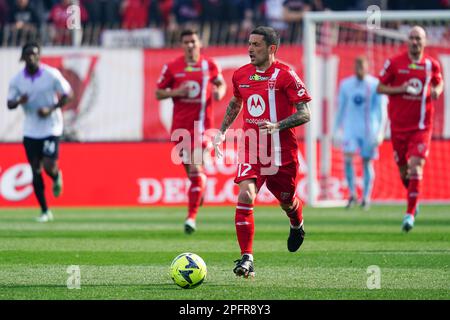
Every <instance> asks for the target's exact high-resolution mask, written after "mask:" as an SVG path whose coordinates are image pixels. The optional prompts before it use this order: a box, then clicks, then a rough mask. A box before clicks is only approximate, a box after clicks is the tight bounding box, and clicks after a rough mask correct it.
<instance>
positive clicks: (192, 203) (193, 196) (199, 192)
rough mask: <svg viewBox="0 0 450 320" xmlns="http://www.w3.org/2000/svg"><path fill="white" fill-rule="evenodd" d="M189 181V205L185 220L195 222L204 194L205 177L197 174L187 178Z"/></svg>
mask: <svg viewBox="0 0 450 320" xmlns="http://www.w3.org/2000/svg"><path fill="white" fill-rule="evenodd" d="M189 180H190V181H191V186H190V187H189V191H188V199H189V204H188V216H187V218H188V219H192V220H195V218H196V217H197V212H198V208H199V207H200V203H201V201H202V197H203V194H204V192H205V184H206V176H205V175H204V174H203V173H198V174H195V175H191V176H189Z"/></svg>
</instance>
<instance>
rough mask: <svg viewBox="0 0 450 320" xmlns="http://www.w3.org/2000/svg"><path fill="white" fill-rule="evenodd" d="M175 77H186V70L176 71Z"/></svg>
mask: <svg viewBox="0 0 450 320" xmlns="http://www.w3.org/2000/svg"><path fill="white" fill-rule="evenodd" d="M174 77H175V78H182V77H186V73H184V72H181V73H175V75H174Z"/></svg>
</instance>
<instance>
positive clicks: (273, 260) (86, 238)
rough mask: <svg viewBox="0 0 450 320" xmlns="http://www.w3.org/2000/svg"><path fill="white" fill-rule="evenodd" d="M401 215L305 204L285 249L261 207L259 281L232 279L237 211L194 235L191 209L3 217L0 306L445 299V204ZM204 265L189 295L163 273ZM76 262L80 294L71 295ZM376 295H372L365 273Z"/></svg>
mask: <svg viewBox="0 0 450 320" xmlns="http://www.w3.org/2000/svg"><path fill="white" fill-rule="evenodd" d="M402 209H403V208H402V207H397V206H373V207H372V209H371V210H370V211H369V212H363V211H361V210H359V209H358V208H356V209H353V210H350V211H346V210H344V209H312V208H305V211H304V216H305V229H306V239H305V242H304V244H303V246H302V248H301V249H300V251H299V252H297V253H289V252H288V251H287V248H286V238H287V234H288V220H287V218H286V217H285V216H284V214H283V213H281V211H280V209H278V208H276V207H263V206H257V207H256V210H255V223H256V235H255V241H254V255H255V269H256V277H255V278H254V279H251V280H245V279H242V278H236V277H235V276H234V274H233V273H232V271H231V270H232V268H233V267H234V263H233V260H235V259H237V258H238V257H239V248H238V245H237V241H236V236H235V231H234V209H233V208H232V207H204V208H202V209H201V211H200V213H199V217H198V222H197V226H198V231H197V232H196V233H195V234H193V235H190V236H188V235H185V234H184V233H183V220H184V216H185V209H184V208H179V207H177V208H103V209H101V208H82V209H79V208H74V209H62V208H56V209H54V210H53V212H54V215H55V221H53V222H51V223H47V224H38V223H36V222H34V221H33V217H34V216H35V215H36V213H37V211H36V209H13V210H12V209H11V210H9V209H1V210H0V299H153V300H159V299H167V300H172V299H210V300H216V299H217V300H222V299H233V300H236V299H237V300H241V299H242V300H244V299H245V300H251V299H449V298H450V295H449V292H450V271H449V265H450V207H449V206H431V205H423V206H422V207H421V212H420V215H419V216H418V217H417V220H416V227H415V228H414V229H413V230H412V232H410V233H408V234H405V233H402V232H401V230H400V224H401V219H402V213H401V212H402ZM186 251H188V252H195V253H197V254H199V255H200V256H201V257H202V258H203V259H204V260H205V262H206V263H207V266H208V277H207V281H206V282H205V283H204V284H203V285H201V286H200V287H198V288H196V289H193V290H183V289H181V288H178V287H177V286H175V285H174V284H173V283H172V280H171V279H170V278H169V276H168V266H169V265H170V262H171V261H172V259H173V258H174V257H175V256H176V255H178V254H179V253H181V252H186ZM71 265H77V266H79V267H80V271H81V289H80V290H78V289H71V290H70V289H68V288H67V285H66V282H67V279H68V277H69V274H68V273H67V272H66V270H67V268H68V267H69V266H71ZM372 265H376V266H378V267H379V268H380V270H381V289H374V290H369V289H368V288H367V280H368V278H369V277H370V274H369V273H368V272H367V268H368V267H369V266H372Z"/></svg>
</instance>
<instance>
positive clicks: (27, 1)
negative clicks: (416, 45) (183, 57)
mask: <svg viewBox="0 0 450 320" xmlns="http://www.w3.org/2000/svg"><path fill="white" fill-rule="evenodd" d="M77 2H78V3H79V4H80V14H81V23H82V25H83V26H96V27H99V28H103V29H140V28H147V27H157V28H161V29H164V30H167V31H169V32H170V31H176V30H180V28H182V27H184V26H187V25H203V24H205V23H210V24H217V25H222V26H225V25H226V26H227V28H229V29H230V30H231V31H233V29H236V30H238V29H239V30H244V31H247V30H248V29H250V28H252V27H254V26H255V25H257V24H267V25H270V26H272V27H274V28H276V29H277V30H279V31H281V32H283V30H285V29H287V28H288V26H289V25H290V24H293V23H300V22H301V20H302V16H303V14H304V13H305V12H306V11H321V10H365V9H366V8H367V7H368V6H369V5H372V4H377V5H379V6H380V8H381V9H385V10H412V9H450V0H428V1H418V0H395V1H393V0H379V1H367V0H340V1H331V0H79V1H77ZM72 3H73V0H0V28H2V29H4V28H5V26H7V27H8V34H6V35H5V32H3V35H2V37H3V38H4V37H5V36H8V37H10V36H11V34H16V36H17V37H19V36H20V33H31V34H32V33H33V32H32V31H34V30H39V29H40V28H41V26H42V25H49V26H51V30H50V31H49V32H50V35H51V39H52V41H53V42H59V41H62V39H61V36H62V35H63V34H64V33H65V32H66V31H67V19H68V15H69V13H68V11H67V8H68V7H69V6H70V5H71V4H72ZM4 40H5V39H4ZM3 43H5V41H3Z"/></svg>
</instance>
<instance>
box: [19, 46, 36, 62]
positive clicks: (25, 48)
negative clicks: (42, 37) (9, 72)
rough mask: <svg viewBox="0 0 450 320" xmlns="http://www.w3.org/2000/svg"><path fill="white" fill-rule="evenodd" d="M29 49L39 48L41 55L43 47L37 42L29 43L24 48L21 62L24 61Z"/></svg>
mask: <svg viewBox="0 0 450 320" xmlns="http://www.w3.org/2000/svg"><path fill="white" fill-rule="evenodd" d="M28 48H37V49H38V52H39V53H41V46H40V45H39V43H37V42H27V43H25V44H24V45H23V47H22V54H21V55H20V61H23V60H24V55H25V52H26V51H27V49H28Z"/></svg>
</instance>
